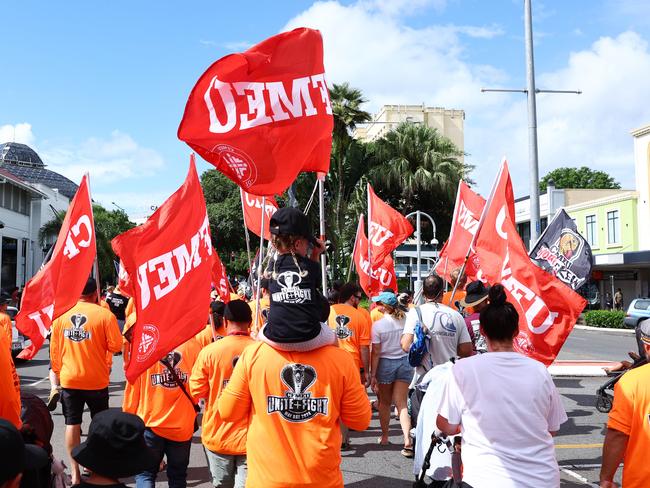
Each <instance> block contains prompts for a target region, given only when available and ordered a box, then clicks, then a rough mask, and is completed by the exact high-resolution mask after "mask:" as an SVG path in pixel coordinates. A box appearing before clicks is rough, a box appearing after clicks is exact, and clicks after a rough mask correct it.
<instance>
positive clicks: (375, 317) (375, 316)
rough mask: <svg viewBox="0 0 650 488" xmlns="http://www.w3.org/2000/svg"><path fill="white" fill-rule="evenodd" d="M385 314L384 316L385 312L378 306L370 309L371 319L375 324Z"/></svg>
mask: <svg viewBox="0 0 650 488" xmlns="http://www.w3.org/2000/svg"><path fill="white" fill-rule="evenodd" d="M383 316H384V312H382V311H381V310H380V309H379V308H378V307H376V308H373V309H372V310H371V311H370V320H371V321H372V323H373V324H374V323H375V322H377V321H378V320H379V319H380V318H382V317H383Z"/></svg>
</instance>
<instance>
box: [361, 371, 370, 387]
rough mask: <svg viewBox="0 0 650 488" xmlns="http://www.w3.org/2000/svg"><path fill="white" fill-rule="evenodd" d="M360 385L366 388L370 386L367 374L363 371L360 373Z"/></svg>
mask: <svg viewBox="0 0 650 488" xmlns="http://www.w3.org/2000/svg"><path fill="white" fill-rule="evenodd" d="M361 384H362V385H363V386H365V387H366V388H368V386H369V385H370V380H369V378H368V373H366V372H365V371H362V372H361Z"/></svg>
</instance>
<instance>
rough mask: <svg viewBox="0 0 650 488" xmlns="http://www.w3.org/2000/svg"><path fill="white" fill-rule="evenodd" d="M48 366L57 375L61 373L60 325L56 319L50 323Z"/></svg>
mask: <svg viewBox="0 0 650 488" xmlns="http://www.w3.org/2000/svg"><path fill="white" fill-rule="evenodd" d="M50 366H51V367H52V371H54V373H55V374H56V375H57V376H59V373H61V326H60V325H59V323H58V321H54V323H53V324H52V333H51V334H50Z"/></svg>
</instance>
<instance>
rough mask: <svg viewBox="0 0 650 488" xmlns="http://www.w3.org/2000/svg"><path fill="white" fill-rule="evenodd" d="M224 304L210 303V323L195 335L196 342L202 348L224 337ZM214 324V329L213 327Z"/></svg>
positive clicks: (218, 302)
mask: <svg viewBox="0 0 650 488" xmlns="http://www.w3.org/2000/svg"><path fill="white" fill-rule="evenodd" d="M225 307H226V304H225V303H223V302H220V301H214V302H210V313H211V314H212V322H208V323H207V324H206V326H205V329H203V330H202V331H201V332H199V333H198V334H196V336H195V337H196V340H197V341H199V344H201V348H204V347H205V346H207V345H208V344H212V343H213V342H216V341H218V340H219V339H221V338H223V337H225V336H226V326H225V324H224V323H223V311H224V309H225ZM213 324H214V327H213Z"/></svg>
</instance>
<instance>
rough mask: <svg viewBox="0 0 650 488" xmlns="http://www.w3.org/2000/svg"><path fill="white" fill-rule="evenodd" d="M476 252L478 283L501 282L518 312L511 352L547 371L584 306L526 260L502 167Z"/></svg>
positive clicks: (487, 208)
mask: <svg viewBox="0 0 650 488" xmlns="http://www.w3.org/2000/svg"><path fill="white" fill-rule="evenodd" d="M475 239H476V240H475V249H476V253H477V254H478V257H479V259H480V264H481V274H482V278H483V279H485V280H486V281H487V282H488V283H497V282H500V283H501V284H502V285H503V286H504V288H505V289H506V293H507V294H508V300H509V301H510V302H511V303H512V304H513V305H514V306H515V308H516V309H517V311H518V312H519V335H518V336H517V337H516V338H515V348H516V349H517V350H518V351H519V352H521V353H523V354H526V355H527V356H530V357H532V358H534V359H537V360H538V361H541V362H543V363H544V364H546V365H549V364H551V363H552V362H553V360H554V359H555V357H556V356H557V354H558V353H559V352H560V349H561V348H562V345H563V344H564V341H565V340H566V338H567V337H568V335H569V334H570V333H571V330H572V329H573V326H574V325H575V323H576V320H577V318H578V315H580V312H581V311H582V309H583V308H584V307H585V305H586V301H585V299H584V298H582V297H581V296H580V295H578V294H577V293H575V292H574V291H573V290H572V289H571V288H570V287H568V286H566V285H565V284H564V283H562V282H561V281H560V280H558V279H557V278H556V277H554V276H553V275H551V274H549V273H546V272H545V271H544V270H542V269H541V268H539V267H537V266H536V265H535V264H534V263H533V262H532V261H531V260H530V258H529V257H528V253H527V251H526V247H525V246H524V243H523V242H522V240H521V238H520V237H519V234H518V233H517V227H516V225H515V206H514V196H513V192H512V184H511V182H510V174H509V172H508V164H507V163H506V162H505V161H504V163H503V165H502V167H501V170H500V172H499V175H498V177H497V180H496V182H495V186H494V187H493V188H492V192H491V194H490V198H489V199H488V202H487V204H486V207H485V211H484V213H483V216H482V217H481V220H480V221H479V226H478V230H477V232H476V238H475Z"/></svg>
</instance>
